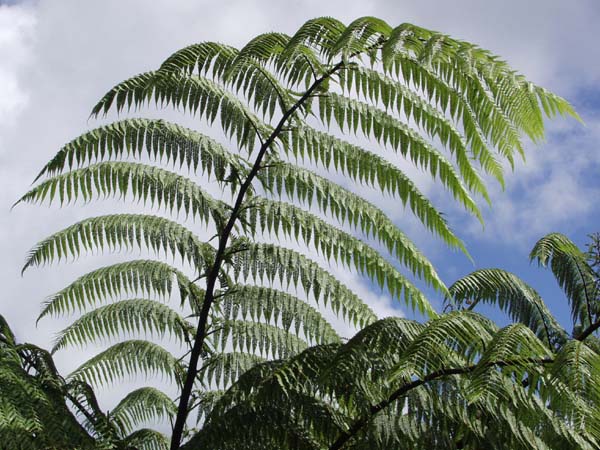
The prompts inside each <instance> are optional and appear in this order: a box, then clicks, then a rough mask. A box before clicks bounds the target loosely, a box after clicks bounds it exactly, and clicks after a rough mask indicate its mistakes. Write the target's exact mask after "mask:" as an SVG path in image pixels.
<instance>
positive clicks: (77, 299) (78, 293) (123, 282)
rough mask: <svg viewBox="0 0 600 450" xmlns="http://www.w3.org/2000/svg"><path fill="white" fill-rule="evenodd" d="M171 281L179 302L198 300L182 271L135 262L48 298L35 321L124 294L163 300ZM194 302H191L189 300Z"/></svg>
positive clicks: (92, 276)
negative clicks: (179, 299)
mask: <svg viewBox="0 0 600 450" xmlns="http://www.w3.org/2000/svg"><path fill="white" fill-rule="evenodd" d="M173 281H176V283H177V288H178V290H177V292H178V293H179V296H180V298H181V301H182V302H185V301H186V300H187V299H189V298H190V297H194V298H198V299H199V298H200V297H201V296H202V291H201V290H200V289H199V288H197V287H196V286H195V285H193V284H192V282H191V280H189V279H188V278H187V277H186V276H185V275H184V274H183V273H182V272H180V271H179V270H177V269H175V268H173V267H171V266H170V265H168V264H165V263H162V262H160V261H152V260H136V261H129V262H125V263H118V264H113V265H111V266H106V267H102V268H100V269H97V270H94V271H92V272H89V273H87V274H85V275H83V276H81V277H80V278H78V279H77V280H75V281H74V282H73V283H71V284H70V285H68V286H67V287H65V288H64V289H62V290H60V291H59V292H57V293H56V294H54V295H52V296H50V297H49V298H48V299H47V300H46V302H44V305H43V308H42V312H41V313H40V315H39V317H38V320H39V319H41V318H42V317H44V316H46V315H48V314H50V315H58V314H64V313H68V312H72V311H75V310H76V309H77V310H78V311H84V310H86V309H87V307H88V306H93V305H95V304H97V303H101V302H106V301H107V300H110V299H115V298H119V297H121V296H125V295H135V294H144V295H148V296H156V297H158V298H161V299H162V298H166V297H169V296H170V295H171V293H172V292H173ZM190 303H192V304H193V303H194V300H190Z"/></svg>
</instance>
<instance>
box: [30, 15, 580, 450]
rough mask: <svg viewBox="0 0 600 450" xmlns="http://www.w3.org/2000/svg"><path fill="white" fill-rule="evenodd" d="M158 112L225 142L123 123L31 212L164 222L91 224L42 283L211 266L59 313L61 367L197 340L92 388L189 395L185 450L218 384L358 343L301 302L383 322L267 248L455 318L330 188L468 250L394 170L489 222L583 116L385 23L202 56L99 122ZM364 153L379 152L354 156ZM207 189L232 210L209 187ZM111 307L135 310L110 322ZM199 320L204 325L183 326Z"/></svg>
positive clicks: (179, 428) (159, 76) (102, 281)
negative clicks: (509, 170) (391, 206)
mask: <svg viewBox="0 0 600 450" xmlns="http://www.w3.org/2000/svg"><path fill="white" fill-rule="evenodd" d="M148 105H157V106H160V107H172V108H174V109H176V110H177V111H180V112H182V113H187V114H191V115H192V116H193V117H195V118H198V119H202V120H203V121H205V122H206V123H208V125H209V126H210V127H211V130H213V131H215V133H214V135H215V136H213V137H209V136H207V135H205V134H203V133H200V132H199V131H196V130H192V129H188V128H184V127H182V126H180V125H177V124H175V123H171V122H168V121H166V120H155V119H144V118H124V119H120V120H118V121H117V122H113V123H110V124H108V125H103V126H100V127H98V128H96V129H94V130H92V131H89V132H87V133H84V134H83V135H81V136H80V137H78V138H75V139H74V140H72V141H71V142H69V143H68V144H66V145H65V146H64V147H63V148H62V149H60V151H59V152H58V153H57V154H56V156H55V157H54V158H53V159H52V160H50V162H49V163H48V164H47V165H46V166H44V168H43V169H42V170H41V172H40V174H39V176H38V178H37V181H38V184H37V185H36V186H35V187H33V188H32V189H31V190H30V191H29V192H28V193H26V194H25V195H24V196H23V197H22V198H21V200H20V202H31V203H43V202H46V203H52V202H53V201H56V202H59V203H60V204H67V203H72V202H75V201H77V200H81V201H86V202H88V201H92V200H94V199H97V198H105V197H110V198H115V199H117V198H118V199H121V200H124V201H137V202H141V203H143V204H146V205H149V206H150V205H152V206H154V207H155V208H156V209H158V210H160V211H161V213H164V214H163V215H161V216H156V215H148V214H137V215H133V214H111V215H107V216H100V217H92V218H86V219H83V220H82V221H80V222H78V223H76V224H74V225H72V226H70V227H68V228H66V229H64V230H62V231H59V232H57V233H55V234H53V235H51V236H50V237H48V238H47V239H45V240H43V241H42V242H40V243H39V244H38V245H37V246H35V247H34V248H33V249H32V251H31V253H30V254H29V256H28V258H27V261H26V264H25V268H24V269H26V268H28V267H31V266H39V265H42V264H46V263H51V262H54V261H57V260H61V259H66V258H68V257H79V256H80V255H81V254H83V253H85V252H89V251H92V250H94V251H101V250H109V249H110V250H127V249H133V248H142V249H145V250H148V251H149V252H153V253H155V254H156V255H158V256H160V255H163V254H166V255H171V256H177V257H179V258H181V260H183V261H184V262H186V264H187V265H188V266H191V268H192V270H191V272H194V273H184V269H181V268H180V267H179V268H178V267H175V266H173V265H172V264H167V263H165V262H159V261H157V260H153V259H149V260H136V261H129V262H125V263H118V264H115V265H112V266H110V267H105V268H101V269H98V270H95V271H93V272H91V273H88V274H86V275H83V276H82V277H81V278H79V279H77V280H76V281H74V282H73V283H72V284H71V285H69V286H67V287H66V288H65V289H63V290H62V291H60V292H59V293H57V294H56V295H54V296H52V297H51V298H50V299H49V300H48V301H47V303H46V304H45V306H44V310H43V312H42V315H46V314H61V313H66V312H72V311H80V312H82V313H84V316H82V317H81V318H80V319H78V320H77V321H76V322H74V323H73V324H72V325H71V326H69V327H68V328H67V329H66V330H64V332H63V333H61V335H60V338H59V340H58V341H57V347H56V348H57V349H58V348H63V347H65V346H66V345H71V344H73V343H78V344H84V345H85V344H88V343H90V342H92V341H96V340H98V339H106V338H108V339H110V340H113V341H121V340H122V338H123V336H124V335H125V334H133V335H137V334H139V333H140V332H141V333H142V334H143V333H146V335H148V336H147V337H148V338H152V339H159V338H161V337H162V336H165V335H170V336H174V337H176V339H178V340H179V341H180V342H181V345H182V347H183V348H184V350H182V352H184V355H183V357H176V356H173V355H169V352H167V351H166V350H165V349H164V348H163V347H161V346H159V345H158V344H156V343H155V342H154V341H152V342H151V341H148V340H144V339H132V340H129V341H124V342H117V343H116V344H115V345H114V346H113V347H111V348H109V349H108V350H106V351H104V352H102V353H101V354H99V355H97V356H95V357H93V358H92V359H91V360H90V361H88V362H87V363H84V364H83V365H82V367H80V368H79V369H77V370H76V371H75V372H74V373H73V374H72V378H73V379H82V380H85V381H90V382H94V383H104V382H107V381H111V380H114V379H116V378H119V377H122V376H126V375H128V374H131V373H133V372H135V371H137V370H138V369H140V370H141V371H142V372H145V373H147V374H154V373H163V372H164V374H165V375H166V376H167V377H169V378H170V379H172V380H173V382H174V383H175V384H176V385H177V386H178V387H180V389H181V395H180V400H179V406H178V408H177V414H176V417H175V423H174V428H173V436H172V443H171V448H173V449H175V448H178V446H179V444H180V443H181V440H182V436H183V434H184V431H185V425H186V420H187V417H188V414H189V413H190V412H191V411H190V410H191V409H193V407H195V406H196V405H197V404H198V402H194V401H190V399H193V398H203V397H205V395H204V392H205V390H206V389H211V388H212V387H214V386H210V384H211V383H210V382H207V380H205V379H202V377H203V376H204V375H206V374H207V373H208V372H210V373H211V374H212V375H211V376H213V377H214V376H216V377H217V378H219V377H221V378H222V377H224V378H222V379H221V381H220V382H222V381H223V380H227V382H229V380H231V379H235V378H237V376H238V375H239V374H240V373H242V372H243V371H244V370H246V369H247V368H249V367H250V366H251V365H253V364H254V363H256V358H258V357H260V358H270V357H274V356H275V357H279V356H283V357H287V356H291V355H294V354H297V353H299V352H301V351H302V350H304V349H305V348H306V347H307V346H308V345H309V344H313V343H319V344H323V345H326V344H335V343H338V342H339V337H338V336H337V334H336V333H335V332H334V331H333V329H332V328H331V326H330V325H329V324H327V321H326V320H325V319H324V316H323V314H322V310H321V309H315V308H314V307H313V306H311V305H309V304H308V303H306V301H305V300H306V299H304V296H303V295H300V296H299V297H298V296H296V295H295V293H293V292H292V291H289V290H288V289H289V288H294V287H297V288H301V290H302V291H304V293H305V294H306V297H307V299H308V300H309V301H310V303H314V302H317V303H319V304H321V305H322V306H325V307H329V308H331V309H332V310H333V311H334V312H335V313H336V314H339V315H340V316H342V317H343V318H345V319H346V320H347V321H349V322H350V323H352V324H355V325H357V326H359V327H363V326H365V325H368V324H371V323H373V322H374V321H375V319H376V317H375V315H374V314H373V312H372V311H371V310H370V309H369V308H368V306H367V305H366V304H365V303H364V302H363V301H362V300H361V299H360V298H359V297H358V296H356V295H355V294H354V293H353V292H352V291H351V290H350V289H349V288H348V286H345V285H344V284H343V283H342V282H340V281H339V280H338V279H336V278H335V277H334V276H333V275H332V274H331V273H330V272H329V271H328V270H327V269H325V268H323V267H322V265H320V264H317V262H315V261H313V260H312V259H311V258H309V257H307V256H305V255H303V254H300V253H299V252H297V251H295V250H293V249H291V248H286V247H284V246H283V245H282V244H281V243H280V242H278V243H268V244H267V243H265V242H264V240H265V239H264V238H265V236H266V237H267V239H270V238H269V237H279V238H286V239H288V240H290V241H292V242H295V243H297V244H299V245H301V246H308V248H310V249H312V250H313V251H314V252H317V253H318V254H319V255H320V257H321V258H322V259H324V260H325V261H326V262H329V263H338V264H340V265H342V266H343V267H346V268H347V269H349V270H355V271H356V272H357V273H359V274H361V275H363V276H365V277H366V278H367V279H369V280H371V282H373V283H374V284H375V285H377V286H379V287H380V288H382V289H384V290H385V291H387V292H388V293H389V295H391V296H392V297H394V298H397V299H400V300H402V301H403V302H404V303H405V304H407V305H410V306H411V307H412V308H413V309H415V310H417V311H419V312H420V313H421V314H424V315H425V316H428V317H435V316H436V315H437V313H436V312H435V311H434V309H433V308H432V306H431V305H430V303H429V302H428V301H427V299H426V298H425V297H424V295H423V294H422V293H421V292H420V290H419V289H417V288H416V287H415V285H414V284H413V283H412V282H411V281H410V280H411V277H416V278H418V279H421V280H423V281H424V282H425V283H426V284H427V285H429V286H431V287H432V288H433V289H434V290H437V291H438V292H440V293H442V294H445V293H447V289H446V287H445V285H444V283H443V282H442V281H441V279H440V278H439V276H438V275H437V273H436V271H435V269H434V268H433V266H432V265H431V263H430V262H429V261H428V259H427V258H426V257H425V256H424V255H423V254H422V253H421V252H420V251H419V250H418V248H417V247H416V246H415V245H414V244H413V243H412V242H411V240H410V239H409V237H408V236H407V235H406V234H405V233H404V232H403V231H402V230H401V229H400V228H399V227H398V226H397V225H396V224H395V223H394V222H393V221H392V220H391V219H390V218H389V217H388V216H387V215H386V213H385V212H384V211H383V210H382V207H381V205H377V204H373V203H372V202H369V201H367V200H366V199H365V198H364V197H363V196H362V195H361V194H360V193H358V192H357V191H358V189H353V188H348V187H345V186H343V185H341V184H339V183H336V182H335V181H333V180H332V179H330V178H329V177H325V176H323V175H321V174H319V173H317V172H322V171H323V170H326V171H329V173H331V174H332V175H337V176H343V177H346V178H347V179H348V180H350V181H351V182H352V183H353V184H354V186H353V187H358V186H366V187H368V188H370V189H374V190H375V191H379V192H381V193H382V194H385V195H387V196H389V197H390V198H392V199H394V201H395V202H397V205H398V206H402V207H404V208H406V209H408V210H410V211H411V212H412V213H413V214H414V215H415V217H416V218H417V219H418V220H419V221H420V222H421V223H422V224H423V225H424V226H425V228H426V229H428V230H429V231H431V232H432V233H433V234H434V235H436V236H438V237H439V238H440V239H441V240H442V241H443V242H445V243H446V244H447V245H449V246H450V247H452V248H456V249H461V250H463V251H465V252H466V250H465V248H464V245H463V243H462V242H461V240H460V239H459V238H458V237H457V236H456V235H455V233H454V232H453V231H452V230H451V228H450V226H449V225H448V223H447V221H446V220H445V218H444V216H443V214H442V212H441V211H440V210H439V209H438V207H436V206H435V205H434V204H433V202H432V201H431V200H430V199H429V198H427V197H426V196H425V195H424V194H423V193H422V192H421V191H420V190H419V189H418V187H417V185H416V183H415V182H414V181H412V180H411V176H410V174H409V173H406V172H403V171H402V170H401V169H400V168H399V167H398V166H397V165H395V164H394V163H392V162H391V161H392V158H388V157H387V155H390V156H391V155H396V156H394V157H401V158H403V159H404V160H406V161H407V162H408V163H411V164H413V165H414V166H415V167H416V168H417V169H418V170H422V171H424V172H426V173H428V174H429V176H431V177H432V178H433V179H435V180H437V181H438V182H439V183H440V184H441V185H442V186H443V188H444V189H445V190H446V191H447V193H448V195H449V196H450V197H452V198H453V199H454V200H455V201H456V202H457V204H458V205H460V206H461V207H464V208H465V210H466V211H468V212H469V213H472V214H474V215H475V216H476V217H480V213H479V209H478V206H477V202H476V198H477V197H482V198H484V199H486V200H488V201H489V196H488V194H487V188H486V186H485V183H484V178H483V177H482V176H481V173H487V174H490V175H492V176H493V177H494V178H496V179H497V180H498V181H499V182H500V183H503V176H502V165H501V162H502V160H503V159H506V160H508V161H509V162H510V163H512V162H513V160H514V158H515V155H518V154H523V143H522V135H526V136H528V137H529V138H531V139H532V140H534V141H539V140H540V139H541V138H542V137H543V134H544V131H543V130H544V125H543V115H544V114H545V115H547V116H553V115H555V114H557V113H559V114H563V115H573V116H576V115H575V113H574V112H573V110H572V109H571V107H570V106H569V104H568V103H567V102H566V101H564V100H563V99H561V98H559V97H557V96H555V95H554V94H552V93H550V92H548V91H546V90H544V89H543V88H540V87H538V86H536V85H534V84H532V83H530V82H528V81H527V80H525V79H524V77H522V76H521V75H518V74H516V73H515V72H514V71H513V70H512V69H511V68H510V67H509V66H508V65H507V64H506V63H504V62H502V61H500V60H499V59H498V58H497V57H495V56H494V55H492V54H491V53H489V52H487V51H485V50H482V49H480V48H479V47H477V46H475V45H472V44H469V43H466V42H463V41H459V40H456V39H452V38H450V37H448V36H445V35H442V34H440V33H437V32H433V31H429V30H425V29H422V28H419V27H416V26H413V25H410V24H402V25H400V26H398V27H395V28H393V27H391V26H389V25H388V24H387V23H385V22H384V21H382V20H380V19H377V18H373V17H363V18H359V19H357V20H355V21H354V22H352V23H351V24H349V25H348V26H346V25H344V24H343V23H341V22H339V21H338V20H336V19H333V18H328V17H323V18H317V19H313V20H309V21H308V22H306V23H305V24H303V25H302V26H301V27H300V28H299V29H298V31H297V32H296V33H294V34H293V35H291V36H288V35H286V34H283V33H266V34H262V35H259V36H257V37H256V38H254V39H252V40H251V41H250V42H248V44H247V45H245V46H244V47H243V48H241V49H236V48H233V47H230V46H227V45H223V44H219V43H214V42H204V43H200V44H194V45H191V46H189V47H186V48H184V49H181V50H179V51H177V52H175V53H174V54H173V55H171V56H170V57H169V58H167V60H165V62H164V63H163V64H162V65H161V66H160V67H159V68H158V69H157V70H155V71H151V72H146V73H143V74H140V75H137V76H134V77H132V78H130V79H128V80H125V81H123V82H121V83H119V84H118V85H116V86H115V87H114V88H112V89H111V90H110V91H108V92H107V93H106V95H105V96H104V97H102V99H101V100H100V101H99V103H98V104H97V105H96V106H95V107H94V108H93V111H92V115H93V116H94V117H96V116H99V115H102V114H107V113H109V112H118V113H122V112H127V113H131V112H134V111H138V110H140V109H142V108H144V107H146V106H148ZM219 129H220V131H217V130H219ZM341 135H346V137H341ZM348 135H356V136H358V137H359V138H360V140H362V141H364V142H365V143H366V144H364V145H362V144H361V145H359V144H355V143H351V142H349V137H348ZM223 138H224V140H223ZM218 140H223V142H219V141H218ZM384 152H390V153H384ZM307 164H308V165H307ZM315 168H316V169H318V170H315ZM182 172H185V173H182ZM198 172H199V173H198ZM207 181H208V182H212V183H216V185H218V186H219V187H220V188H221V189H222V191H223V194H224V195H222V196H221V197H224V198H226V199H225V200H223V199H220V198H217V197H214V196H212V195H211V194H210V193H209V192H208V189H203V186H205V184H204V183H206V182H207ZM228 195H230V199H229V200H228V199H227V196H228ZM474 197H475V198H474ZM165 215H168V216H174V217H175V218H177V217H178V218H180V219H181V217H182V216H185V217H186V218H190V219H197V221H196V222H195V223H196V224H199V225H207V226H208V229H211V230H212V229H214V230H215V234H214V236H213V237H214V240H213V239H205V238H201V237H200V235H198V234H196V230H197V229H198V225H195V226H194V229H192V228H191V225H189V223H188V222H185V223H182V222H178V221H176V220H171V219H170V218H167V217H164V216H165ZM406 272H408V273H406ZM273 283H274V284H273ZM269 289H271V290H269ZM174 292H179V293H180V294H181V301H182V303H181V307H177V308H174V307H173V308H171V305H169V306H165V305H162V304H160V303H159V302H158V301H157V300H160V299H162V298H165V297H166V298H169V297H170V295H171V294H172V293H174ZM240 292H243V296H240ZM268 299H277V301H273V300H268ZM280 299H281V300H280ZM106 302H108V303H110V302H117V303H114V304H112V303H111V304H110V305H107V306H102V307H101V308H97V306H98V305H100V304H101V303H106ZM235 302H237V303H235ZM248 305H250V306H248ZM167 308H171V309H167ZM184 311H188V312H189V311H192V315H191V316H190V317H183V315H184V314H185V312H184ZM234 312H235V313H234ZM151 317H160V320H153V319H151ZM138 337H139V336H138ZM231 347H232V348H231ZM186 350H187V352H186ZM230 350H233V351H230ZM131 355H138V356H140V357H135V358H131ZM241 355H244V356H241ZM206 367H210V368H211V369H207V368H206ZM215 374H217V375H215ZM212 380H213V382H216V381H215V379H214V378H213V379H212ZM220 382H218V383H220ZM221 387H223V383H221Z"/></svg>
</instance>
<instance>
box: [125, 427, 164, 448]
mask: <svg viewBox="0 0 600 450" xmlns="http://www.w3.org/2000/svg"><path fill="white" fill-rule="evenodd" d="M123 444H124V445H125V446H126V447H130V448H136V449H139V450H167V449H168V448H169V439H168V438H167V436H165V435H164V434H162V433H160V432H158V431H156V430H152V429H150V428H142V429H140V430H136V431H134V432H133V433H131V434H130V435H129V436H127V437H125V439H123Z"/></svg>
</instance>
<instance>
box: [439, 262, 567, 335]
mask: <svg viewBox="0 0 600 450" xmlns="http://www.w3.org/2000/svg"><path fill="white" fill-rule="evenodd" d="M449 291H450V296H451V298H452V300H453V301H454V302H457V303H458V305H463V304H467V305H468V309H473V308H475V306H476V305H477V304H478V303H480V302H483V303H489V304H494V305H497V306H498V307H499V308H500V309H501V310H503V311H506V312H507V313H508V314H509V316H510V318H511V319H512V320H515V321H518V322H521V323H523V324H525V325H526V326H528V327H529V328H530V329H531V330H533V332H534V333H535V334H536V335H537V336H538V337H539V338H540V339H543V340H544V341H546V342H547V343H548V345H550V346H553V345H555V344H556V343H557V342H564V340H565V339H566V338H567V335H566V332H565V331H564V330H563V328H562V327H561V326H560V324H559V323H558V322H557V321H556V319H555V318H554V316H553V315H552V313H551V312H550V311H549V310H548V307H547V306H546V305H545V303H544V302H543V301H542V299H541V298H540V296H539V294H538V293H537V292H536V291H535V290H534V289H533V288H532V287H530V286H529V285H527V284H526V283H525V282H523V281H522V280H521V279H520V278H518V277H517V276H515V275H514V274H512V273H510V272H506V271H504V270H501V269H481V270H476V271H475V272H473V273H470V274H469V275H467V276H466V277H463V278H461V279H460V280H458V281H456V282H455V283H454V284H453V285H452V286H450V288H449Z"/></svg>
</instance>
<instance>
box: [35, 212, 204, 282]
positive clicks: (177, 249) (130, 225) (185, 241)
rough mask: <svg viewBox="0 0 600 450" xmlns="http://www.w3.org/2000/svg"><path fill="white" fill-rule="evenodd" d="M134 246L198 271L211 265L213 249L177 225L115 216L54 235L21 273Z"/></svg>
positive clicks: (137, 216) (85, 222)
mask: <svg viewBox="0 0 600 450" xmlns="http://www.w3.org/2000/svg"><path fill="white" fill-rule="evenodd" d="M134 246H137V247H138V248H145V249H148V250H151V251H154V252H155V253H157V254H159V253H160V252H164V253H165V254H166V255H167V256H171V257H173V258H175V257H176V256H179V257H180V258H181V259H182V260H184V261H187V262H190V263H193V264H194V265H195V266H196V267H198V268H201V267H203V266H204V264H205V262H207V261H210V258H211V255H212V252H213V249H212V247H211V246H210V245H209V244H206V243H204V242H202V241H200V240H199V239H198V238H197V237H196V236H195V235H194V234H193V233H192V232H191V231H189V230H188V229H187V228H185V227H184V226H182V225H179V224H178V223H177V222H172V221H170V220H168V219H164V218H162V217H158V216H149V215H143V214H115V215H108V216H99V217H93V218H91V219H86V220H83V221H81V222H79V223H77V224H75V225H72V226H70V227H68V228H65V229H64V230H62V231H60V232H58V233H55V234H54V235H52V236H50V237H48V238H46V239H45V240H43V241H41V242H40V243H39V244H38V245H36V246H35V247H34V248H33V249H32V250H31V251H30V253H29V255H28V257H27V259H26V262H25V265H24V266H23V272H24V271H25V270H27V268H28V267H30V266H39V265H43V264H48V263H50V262H53V261H57V260H58V261H60V260H61V259H66V258H68V257H69V256H70V257H74V258H76V257H79V256H80V254H81V253H82V252H83V251H91V250H96V249H97V250H102V249H108V250H116V249H131V248H132V247H134Z"/></svg>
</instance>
